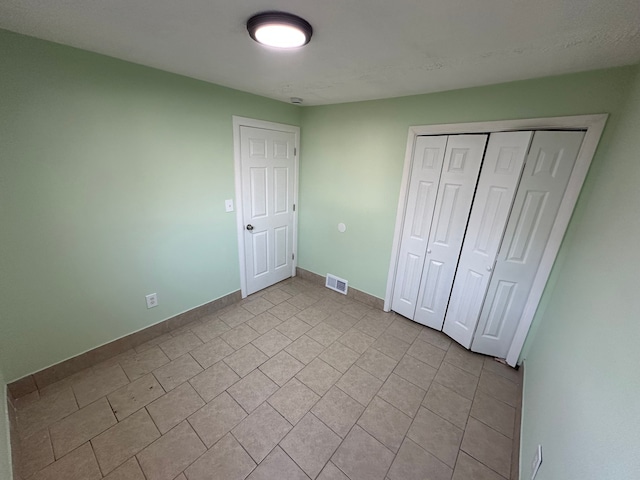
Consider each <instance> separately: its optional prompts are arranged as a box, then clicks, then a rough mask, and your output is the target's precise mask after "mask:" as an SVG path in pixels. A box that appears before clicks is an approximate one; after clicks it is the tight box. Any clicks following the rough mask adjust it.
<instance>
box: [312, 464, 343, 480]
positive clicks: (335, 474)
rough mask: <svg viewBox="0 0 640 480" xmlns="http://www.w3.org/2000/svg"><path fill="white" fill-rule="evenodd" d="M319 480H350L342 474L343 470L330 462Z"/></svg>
mask: <svg viewBox="0 0 640 480" xmlns="http://www.w3.org/2000/svg"><path fill="white" fill-rule="evenodd" d="M318 480H349V477H347V476H346V475H345V474H344V473H342V470H340V469H339V468H338V467H336V466H335V465H334V464H333V463H331V462H329V463H327V465H326V466H325V467H324V469H323V470H322V472H321V473H320V475H319V476H318Z"/></svg>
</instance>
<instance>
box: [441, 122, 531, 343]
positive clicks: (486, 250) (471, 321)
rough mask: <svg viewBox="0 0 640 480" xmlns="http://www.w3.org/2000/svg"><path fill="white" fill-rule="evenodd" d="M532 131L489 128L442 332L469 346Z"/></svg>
mask: <svg viewBox="0 0 640 480" xmlns="http://www.w3.org/2000/svg"><path fill="white" fill-rule="evenodd" d="M532 136H533V132H502V133H492V134H491V136H490V137H489V145H488V146H487V152H486V154H485V157H484V163H483V166H482V172H481V173H480V180H479V181H478V188H477V190H476V196H475V199H474V201H473V207H472V209H471V216H470V217H469V226H468V227H467V234H466V235H465V238H464V243H463V245H462V252H461V254H460V262H459V264H458V270H457V272H456V277H455V280H454V282H453V289H452V291H451V298H450V299H449V306H448V308H447V314H446V316H445V320H444V332H445V333H446V334H447V335H449V336H450V337H451V338H453V339H454V340H455V341H456V342H458V343H459V344H461V345H462V346H463V347H465V348H469V346H470V345H471V340H472V339H473V334H474V332H475V329H476V326H477V324H478V317H479V316H480V310H481V309H482V303H483V302H484V299H485V295H486V293H487V288H488V286H489V280H490V279H491V272H492V271H493V267H494V264H495V262H496V256H497V254H498V249H499V247H500V242H501V240H502V236H503V234H504V231H505V227H506V224H507V219H508V217H509V212H510V211H511V206H512V204H513V199H514V197H515V193H516V189H517V186H518V181H519V180H520V175H521V173H522V167H523V166H524V160H525V157H526V155H527V151H528V149H529V144H530V143H531V137H532Z"/></svg>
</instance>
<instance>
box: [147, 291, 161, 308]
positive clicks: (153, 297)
mask: <svg viewBox="0 0 640 480" xmlns="http://www.w3.org/2000/svg"><path fill="white" fill-rule="evenodd" d="M144 298H146V299H147V308H153V307H157V306H158V294H157V293H150V294H149V295H147V296H145V297H144Z"/></svg>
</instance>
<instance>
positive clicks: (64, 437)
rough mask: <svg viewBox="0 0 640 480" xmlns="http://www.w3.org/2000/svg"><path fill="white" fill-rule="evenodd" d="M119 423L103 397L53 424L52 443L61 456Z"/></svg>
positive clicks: (58, 455)
mask: <svg viewBox="0 0 640 480" xmlns="http://www.w3.org/2000/svg"><path fill="white" fill-rule="evenodd" d="M116 423H117V421H116V417H114V416H113V412H112V411H111V407H110V406H109V402H107V399H106V398H101V399H100V400H98V401H97V402H94V403H92V404H91V405H88V406H86V407H84V408H81V409H80V410H78V411H77V412H75V413H73V414H71V415H69V416H68V417H66V418H64V419H62V420H60V421H58V422H56V423H54V424H53V425H51V427H50V429H49V431H50V432H51V443H52V444H53V451H54V453H55V456H56V458H61V457H63V456H64V455H66V454H67V453H69V452H70V451H72V450H75V449H76V448H78V447H79V446H80V445H82V444H83V443H86V442H88V441H89V440H91V439H92V438H93V437H95V436H96V435H98V434H100V433H102V432H104V431H105V430H107V429H108V428H109V427H111V426H113V425H115V424H116Z"/></svg>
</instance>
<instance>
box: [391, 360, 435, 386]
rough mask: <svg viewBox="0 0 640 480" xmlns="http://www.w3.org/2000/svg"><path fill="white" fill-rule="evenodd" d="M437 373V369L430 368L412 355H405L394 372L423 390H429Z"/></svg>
mask: <svg viewBox="0 0 640 480" xmlns="http://www.w3.org/2000/svg"><path fill="white" fill-rule="evenodd" d="M437 372H438V370H436V369H435V368H433V367H430V366H429V365H427V364H426V363H424V362H421V361H420V360H418V359H417V358H414V357H412V356H411V355H405V356H404V357H402V360H400V363H398V366H397V367H396V368H395V369H394V370H393V373H395V374H396V375H399V376H401V377H402V378H404V379H405V380H408V381H409V382H411V383H413V384H414V385H417V386H418V387H420V388H422V389H423V390H428V389H429V386H430V385H431V382H432V381H433V378H434V377H435V376H436V373H437Z"/></svg>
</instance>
